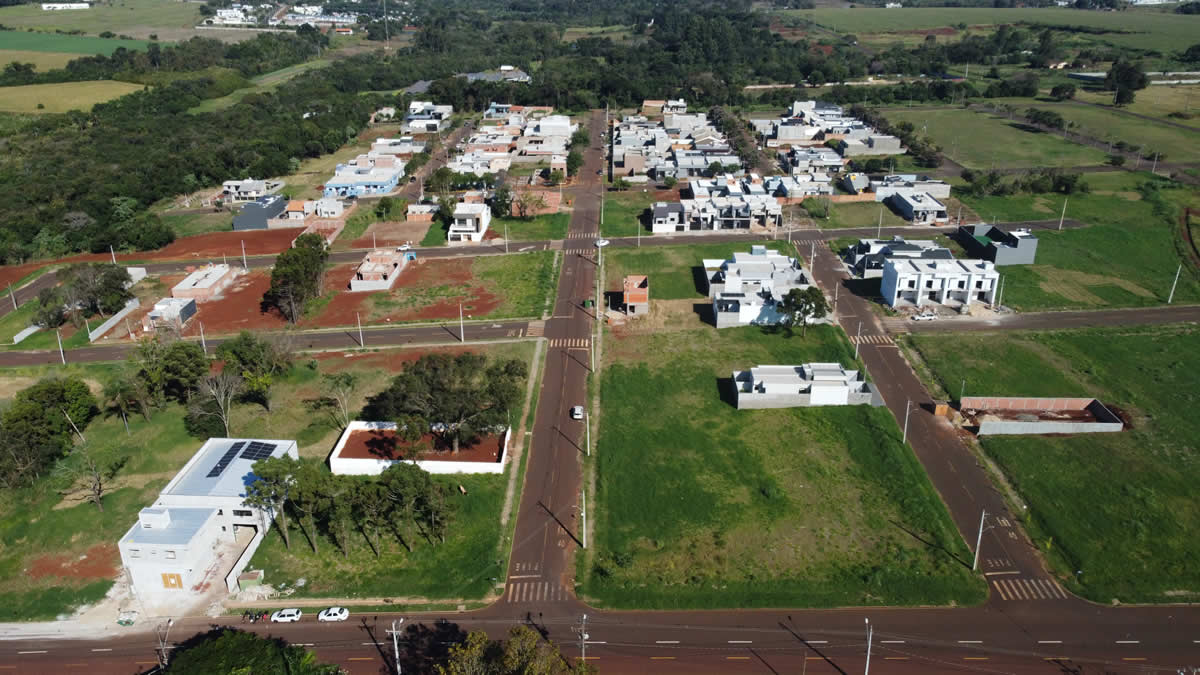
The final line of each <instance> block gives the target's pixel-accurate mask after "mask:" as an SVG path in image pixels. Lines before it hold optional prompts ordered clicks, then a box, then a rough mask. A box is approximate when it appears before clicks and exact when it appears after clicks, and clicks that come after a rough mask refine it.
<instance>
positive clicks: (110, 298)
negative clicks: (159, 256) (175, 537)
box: [33, 263, 133, 328]
mask: <svg viewBox="0 0 1200 675" xmlns="http://www.w3.org/2000/svg"><path fill="white" fill-rule="evenodd" d="M58 279H59V281H60V282H61V283H60V284H59V285H57V286H52V287H50V288H43V289H42V290H41V291H39V292H38V297H37V307H36V309H35V311H34V318H33V321H34V323H36V324H37V325H39V326H41V327H43V328H58V327H59V326H61V325H63V324H64V323H66V322H67V321H68V319H69V320H70V321H71V322H72V323H74V324H75V325H76V326H82V325H83V322H84V318H85V317H88V316H91V315H93V314H99V315H100V316H104V315H107V314H114V313H116V312H118V311H120V310H121V308H122V307H124V306H125V303H126V302H127V301H128V300H129V299H130V298H132V297H133V294H132V293H131V292H130V291H129V286H130V285H131V284H130V281H131V280H130V278H129V272H127V271H125V268H124V267H120V266H118V265H113V264H109V263H80V264H77V265H71V266H69V267H66V268H64V269H62V270H60V271H59V272H58Z"/></svg>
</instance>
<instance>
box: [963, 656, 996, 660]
mask: <svg viewBox="0 0 1200 675" xmlns="http://www.w3.org/2000/svg"><path fill="white" fill-rule="evenodd" d="M988 658H990V657H987V656H964V657H963V661H987V660H988Z"/></svg>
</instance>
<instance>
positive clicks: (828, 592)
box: [581, 287, 983, 608]
mask: <svg viewBox="0 0 1200 675" xmlns="http://www.w3.org/2000/svg"><path fill="white" fill-rule="evenodd" d="M652 288H653V287H652ZM604 358H605V360H606V364H605V369H604V371H603V375H602V377H601V384H600V400H601V405H602V409H603V415H602V417H601V420H600V432H599V441H598V445H597V449H596V456H595V460H596V462H597V464H596V467H597V472H598V482H597V488H596V490H597V493H596V505H597V506H596V508H595V514H596V515H595V519H596V520H595V524H596V526H595V532H596V536H595V540H594V541H595V543H594V545H593V547H592V549H589V553H588V557H587V558H586V562H585V563H584V564H583V565H582V568H581V571H582V578H583V585H582V589H581V590H582V597H584V598H585V599H586V600H587V601H588V602H589V603H592V604H596V605H600V606H605V607H629V608H633V607H639V608H716V607H800V606H809V607H829V606H844V605H910V604H940V605H945V604H950V603H958V604H969V603H974V602H978V601H980V600H982V598H983V590H982V585H981V584H980V583H979V581H978V580H977V579H975V578H974V577H973V576H972V574H971V572H970V569H969V568H970V563H969V558H968V557H967V555H968V554H967V551H966V548H965V546H964V545H963V543H962V540H961V538H960V537H959V536H958V534H957V533H956V532H955V530H954V527H953V525H952V524H951V522H950V520H949V516H948V515H947V513H946V511H945V509H944V507H943V506H942V504H941V502H940V501H939V500H938V498H937V495H936V493H935V492H934V491H933V488H932V487H931V486H930V484H929V482H928V480H927V479H926V477H925V474H924V471H923V470H922V469H921V466H920V464H919V463H918V462H917V460H916V457H915V456H914V455H913V454H912V452H911V450H909V449H908V448H907V446H904V445H902V444H901V442H900V429H899V428H898V427H897V426H896V423H895V422H894V420H893V419H892V417H891V415H890V414H888V412H887V410H886V409H883V408H871V407H868V406H849V407H821V408H793V409H782V410H736V409H735V408H734V407H733V406H732V405H731V403H730V401H731V397H732V392H731V391H730V383H729V377H730V372H731V371H732V370H734V369H743V368H747V367H750V366H754V365H757V364H762V363H804V362H808V361H826V362H829V361H837V362H841V363H846V364H850V363H853V361H854V359H853V349H852V348H851V347H850V345H849V343H848V342H846V341H845V339H844V338H843V337H842V334H841V332H840V331H839V330H838V329H836V328H831V327H827V326H819V327H810V328H809V329H808V335H807V337H804V338H801V337H800V336H799V334H797V335H796V336H794V337H792V338H785V337H784V336H783V335H781V334H766V333H764V332H763V331H761V330H760V329H758V328H755V327H746V328H731V329H725V330H721V331H717V330H716V329H712V328H703V329H698V330H682V331H675V332H656V333H653V334H645V335H638V336H636V337H626V338H620V337H614V338H613V339H610V340H608V341H607V342H606V348H605V355H604ZM648 410H653V411H654V413H653V414H647V411H648ZM590 497H591V495H589V502H591V499H590ZM922 540H924V542H929V543H923V542H922ZM943 547H944V548H943ZM964 561H967V562H964Z"/></svg>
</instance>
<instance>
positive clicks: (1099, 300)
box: [963, 172, 1200, 311]
mask: <svg viewBox="0 0 1200 675" xmlns="http://www.w3.org/2000/svg"><path fill="white" fill-rule="evenodd" d="M1084 179H1085V180H1086V181H1087V183H1088V185H1089V186H1090V187H1091V188H1092V192H1091V193H1090V194H1083V195H1072V196H1071V197H1069V198H1068V203H1067V216H1068V217H1069V218H1075V219H1077V220H1081V221H1083V222H1085V223H1089V225H1090V227H1086V228H1082V229H1073V230H1062V231H1057V230H1038V232H1037V236H1038V251H1037V261H1036V264H1034V265H1029V266H1023V265H1013V266H1007V267H1003V268H1001V274H1002V275H1003V276H1004V304H1005V305H1009V306H1011V307H1014V308H1017V309H1021V310H1026V311H1030V310H1045V309H1060V308H1073V309H1086V308H1098V307H1136V306H1147V305H1159V304H1162V303H1164V302H1166V299H1167V295H1168V294H1169V293H1170V290H1171V282H1172V280H1173V279H1174V277H1175V269H1176V267H1177V266H1178V265H1179V263H1180V262H1181V258H1180V256H1179V253H1178V250H1179V249H1177V248H1176V244H1177V234H1176V228H1177V226H1176V225H1175V224H1174V221H1173V220H1168V219H1167V218H1164V217H1163V216H1160V215H1158V214H1156V213H1155V209H1154V205H1153V204H1152V203H1150V202H1149V201H1147V200H1146V199H1144V198H1143V197H1142V195H1141V194H1140V193H1139V192H1138V191H1137V186H1138V185H1139V184H1140V183H1142V182H1144V181H1147V180H1155V179H1154V178H1153V177H1152V176H1151V175H1150V174H1148V173H1141V174H1132V173H1128V172H1113V173H1091V174H1086V175H1085V177H1084ZM1157 180H1158V182H1159V183H1160V184H1164V185H1171V183H1169V182H1167V181H1162V180H1161V179H1157ZM1160 194H1161V195H1163V199H1164V200H1167V201H1168V203H1169V202H1172V201H1175V200H1178V199H1184V198H1186V197H1187V195H1188V194H1189V191H1188V190H1187V189H1186V188H1183V187H1177V188H1171V189H1163V190H1161V191H1160ZM963 201H964V202H965V203H966V204H967V205H968V206H970V207H971V208H973V209H974V210H975V212H976V213H978V214H979V216H980V217H981V218H982V219H983V220H985V221H987V222H991V221H992V219H998V220H999V221H1000V222H1004V221H1020V220H1047V219H1053V218H1055V217H1057V215H1058V214H1059V213H1061V209H1062V205H1063V196H1062V195H1058V194H1054V195H1029V194H1025V195H1011V196H1006V197H983V198H973V197H963ZM1172 218H1173V216H1172ZM1196 300H1200V284H1198V283H1197V276H1196V273H1195V271H1194V270H1192V268H1191V267H1190V266H1188V265H1186V264H1185V265H1184V270H1183V274H1182V276H1181V277H1180V279H1179V286H1178V288H1177V289H1176V291H1175V302H1193V301H1196Z"/></svg>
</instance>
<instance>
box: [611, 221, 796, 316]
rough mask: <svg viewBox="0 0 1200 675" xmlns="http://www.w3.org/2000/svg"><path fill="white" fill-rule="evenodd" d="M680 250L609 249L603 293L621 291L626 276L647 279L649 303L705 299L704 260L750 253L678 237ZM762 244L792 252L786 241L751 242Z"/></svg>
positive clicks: (741, 246)
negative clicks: (691, 241) (691, 243)
mask: <svg viewBox="0 0 1200 675" xmlns="http://www.w3.org/2000/svg"><path fill="white" fill-rule="evenodd" d="M680 239H681V241H680V242H679V243H680V245H679V246H655V247H653V248H651V247H647V248H642V249H639V248H616V249H614V248H610V249H608V250H607V251H605V253H604V278H605V280H606V281H605V284H606V290H608V291H616V290H620V289H621V279H623V278H624V277H625V276H626V275H628V274H648V275H650V299H651V300H685V299H690V298H697V299H698V298H704V297H707V291H706V287H705V285H704V281H703V280H704V258H720V259H721V260H728V259H729V258H732V257H733V254H734V252H735V251H749V250H750V246H751V243H750V242H745V241H731V242H729V243H728V244H693V245H690V246H689V245H687V237H686V235H683V236H681V237H680ZM754 244H765V245H766V247H767V248H768V249H771V250H774V251H780V252H784V253H786V252H788V251H789V250H791V251H792V252H791V253H790V254H789V255H795V251H794V249H790V248H789V246H788V244H787V242H785V241H766V242H754Z"/></svg>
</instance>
